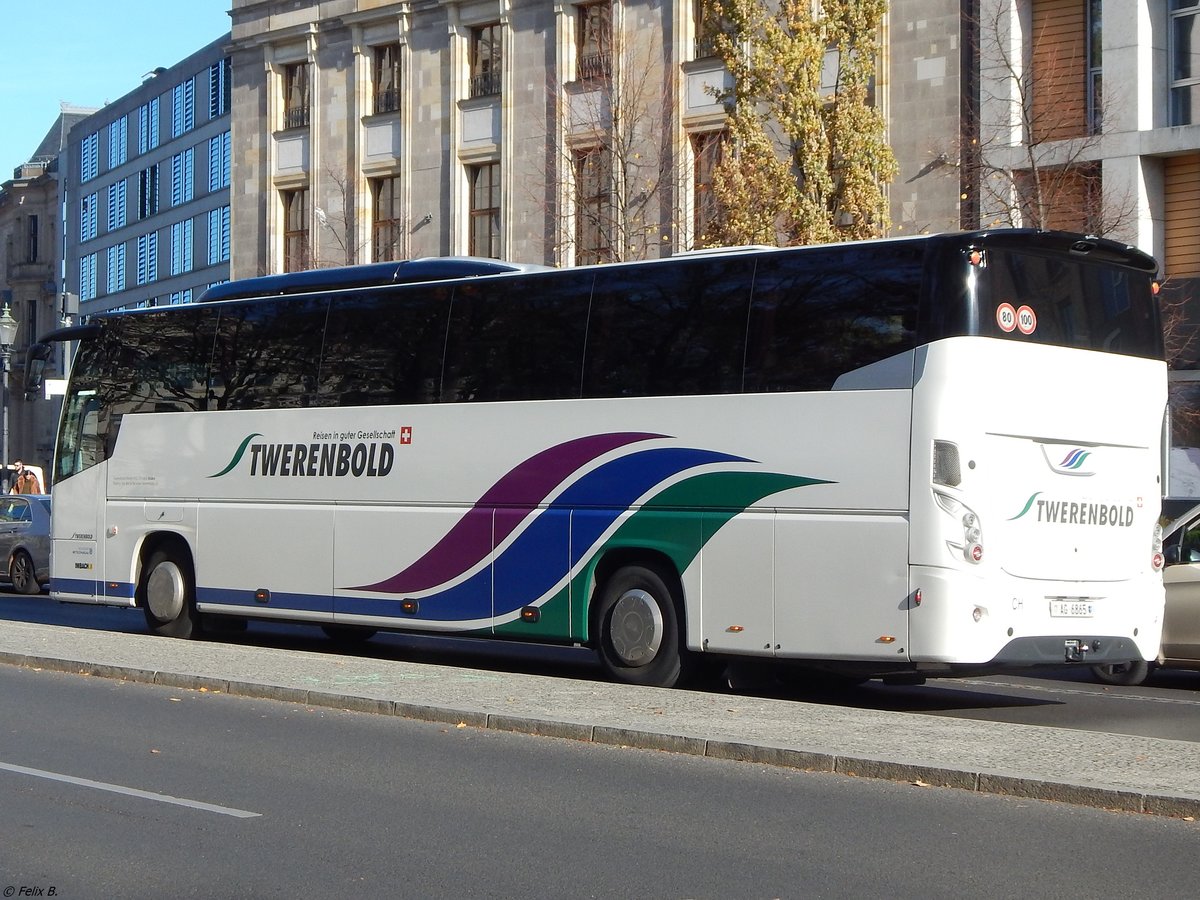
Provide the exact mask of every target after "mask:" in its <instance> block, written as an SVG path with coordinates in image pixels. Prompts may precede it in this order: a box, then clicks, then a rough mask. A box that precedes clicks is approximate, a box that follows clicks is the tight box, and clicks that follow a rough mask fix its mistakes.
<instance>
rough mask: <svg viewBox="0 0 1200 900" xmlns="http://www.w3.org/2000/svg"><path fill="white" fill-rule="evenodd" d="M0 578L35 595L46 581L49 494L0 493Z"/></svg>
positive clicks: (48, 539)
mask: <svg viewBox="0 0 1200 900" xmlns="http://www.w3.org/2000/svg"><path fill="white" fill-rule="evenodd" d="M0 559H4V560H7V563H6V564H5V566H4V570H3V571H2V572H0V580H3V579H7V580H8V582H9V584H11V585H12V586H13V590H16V591H18V592H19V593H22V594H36V593H38V592H40V591H41V590H42V585H44V584H46V583H47V582H48V581H49V580H50V495H49V494H10V495H7V496H0Z"/></svg>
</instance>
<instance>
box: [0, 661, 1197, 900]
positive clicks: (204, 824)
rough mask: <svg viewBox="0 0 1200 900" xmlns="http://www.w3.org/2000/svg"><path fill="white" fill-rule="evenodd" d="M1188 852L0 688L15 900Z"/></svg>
mask: <svg viewBox="0 0 1200 900" xmlns="http://www.w3.org/2000/svg"><path fill="white" fill-rule="evenodd" d="M43 709H44V710H53V711H54V715H53V716H36V715H31V711H36V710H43ZM31 770H32V771H31ZM1198 836H1200V824H1197V823H1195V822H1186V821H1182V820H1180V819H1171V818H1166V817H1162V816H1144V815H1133V814H1129V813H1114V812H1107V811H1104V810H1100V809H1080V808H1078V807H1074V806H1068V805H1066V804H1062V803H1042V802H1037V801H1032V800H1027V799H1017V798H1012V797H998V796H993V795H988V794H982V793H968V792H967V791H960V790H953V789H940V788H929V787H920V786H914V785H912V784H908V783H896V782H887V781H878V780H871V779H866V778H848V777H844V776H838V775H828V774H815V773H809V772H802V771H797V770H796V769H792V768H785V767H780V766H761V765H747V764H745V763H740V762H732V761H728V760H720V759H708V758H703V757H699V756H694V755H684V754H677V753H657V752H652V751H639V750H632V749H629V748H624V747H613V746H604V745H600V744H597V743H586V742H583V741H567V740H551V739H546V738H540V737H531V736H527V735H523V734H515V733H510V732H503V731H498V730H495V729H490V730H484V729H479V728H458V727H455V726H453V725H449V724H436V723H429V722H419V721H414V720H411V719H402V718H398V717H395V716H380V715H368V714H359V713H352V712H344V711H342V710H338V709H332V708H328V707H311V706H301V705H298V704H293V703H280V702H277V701H274V700H262V699H251V698H246V697H233V696H228V695H226V694H223V693H217V692H215V691H208V692H200V691H188V690H181V689H178V688H172V687H167V686H164V685H148V684H137V683H131V682H127V681H119V680H116V679H111V678H87V677H81V676H78V675H73V674H66V673H60V672H47V671H44V670H42V671H36V670H34V669H23V668H18V667H16V666H3V665H0V895H2V894H3V889H4V887H7V886H12V887H14V888H15V887H17V886H20V887H26V888H41V889H42V890H43V891H46V892H49V889H50V888H55V889H56V890H55V893H54V896H56V897H65V898H71V900H76V898H78V900H83V898H93V897H104V898H108V897H113V898H122V900H138V898H143V897H144V898H154V900H158V898H163V897H169V898H183V897H198V898H205V900H218V898H227V897H228V898H239V900H241V898H265V897H280V898H294V897H302V898H309V897H343V896H346V897H351V898H353V900H364V898H373V897H380V898H388V900H392V898H395V897H453V898H455V900H458V898H463V897H471V898H484V897H497V898H512V897H531V898H540V897H547V898H555V900H565V898H588V897H592V898H595V897H604V898H614V900H616V898H626V897H628V898H637V900H650V898H664V900H665V898H687V897H690V898H740V897H746V898H750V897H755V898H770V897H789V898H797V897H801V898H825V900H835V898H838V900H840V898H846V900H854V898H862V897H885V898H889V900H904V898H910V897H911V898H921V900H940V898H946V900H959V898H963V897H969V898H980V900H982V898H1000V900H1010V898H1013V897H1069V896H1074V895H1077V894H1079V893H1080V892H1081V885H1082V884H1083V883H1085V882H1086V885H1087V891H1088V893H1089V894H1092V895H1099V896H1102V897H1164V898H1172V897H1178V898H1183V897H1189V896H1192V895H1193V894H1194V893H1195V852H1194V850H1195V846H1196V840H1197V837H1198ZM27 896H28V894H27ZM42 896H46V894H43V895H42Z"/></svg>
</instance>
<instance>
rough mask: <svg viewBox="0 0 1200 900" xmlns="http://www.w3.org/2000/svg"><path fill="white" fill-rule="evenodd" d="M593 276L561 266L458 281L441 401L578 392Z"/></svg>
mask: <svg viewBox="0 0 1200 900" xmlns="http://www.w3.org/2000/svg"><path fill="white" fill-rule="evenodd" d="M593 277H594V276H593V274H592V273H591V272H586V271H581V272H561V273H558V274H554V275H550V276H549V277H547V276H546V275H528V276H523V277H518V278H504V279H497V280H494V281H474V282H471V281H468V282H464V283H461V284H459V285H458V286H457V287H456V288H455V289H454V303H453V305H452V306H451V312H450V329H449V334H448V337H447V339H446V363H445V367H444V369H443V376H442V378H443V381H442V400H444V401H446V402H456V401H483V400H560V399H566V398H573V397H578V396H579V382H580V373H581V371H582V368H583V342H584V335H585V334H586V332H587V323H588V295H589V293H590V290H591V283H592V278H593Z"/></svg>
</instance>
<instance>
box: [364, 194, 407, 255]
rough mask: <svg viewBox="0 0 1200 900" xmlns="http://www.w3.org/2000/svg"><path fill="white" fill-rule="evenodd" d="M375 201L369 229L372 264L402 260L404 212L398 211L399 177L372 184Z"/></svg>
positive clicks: (399, 208) (399, 201) (399, 207)
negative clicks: (373, 262)
mask: <svg viewBox="0 0 1200 900" xmlns="http://www.w3.org/2000/svg"><path fill="white" fill-rule="evenodd" d="M371 198H372V200H373V201H374V207H373V209H372V214H373V217H374V218H373V220H372V226H371V246H372V251H371V253H372V257H373V259H374V260H375V262H388V261H391V260H396V259H403V254H404V210H403V209H402V208H401V205H400V203H401V199H400V177H399V176H398V175H392V176H389V177H387V178H376V179H375V180H374V181H372V182H371Z"/></svg>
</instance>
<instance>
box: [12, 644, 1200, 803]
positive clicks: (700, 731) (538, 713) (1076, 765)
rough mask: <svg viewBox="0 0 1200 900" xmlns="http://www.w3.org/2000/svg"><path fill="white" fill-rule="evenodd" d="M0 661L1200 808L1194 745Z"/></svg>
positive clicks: (738, 706)
mask: <svg viewBox="0 0 1200 900" xmlns="http://www.w3.org/2000/svg"><path fill="white" fill-rule="evenodd" d="M0 663H5V664H8V665H14V666H22V667H25V668H31V669H49V670H54V671H60V672H73V673H79V674H83V675H91V676H96V677H104V678H116V679H125V680H128V681H138V682H145V683H150V684H160V685H166V686H170V687H175V688H183V689H192V690H208V691H221V692H225V693H228V694H234V695H240V696H245V697H257V698H268V699H275V700H280V701H285V702H292V703H303V704H307V705H313V706H325V707H334V708H339V709H347V710H355V711H360V712H366V713H375V714H380V715H395V716H403V717H406V718H412V719H422V720H426V721H433V722H445V723H451V724H455V725H460V724H461V725H464V726H467V727H473V728H494V729H499V730H504V731H515V732H524V733H527V734H535V735H547V736H553V737H559V738H569V739H574V740H581V741H594V742H596V743H603V744H615V745H620V746H629V747H637V748H643V749H654V750H664V751H670V752H676V753H690V754H694V755H697V756H709V757H716V758H721V759H733V760H743V761H747V762H753V763H758V764H765V765H775V766H786V767H791V768H796V769H804V770H808V771H821V772H836V773H840V774H843V775H856V776H863V777H869V778H884V779H889V780H893V781H903V782H909V783H911V784H915V785H933V786H945V787H954V788H961V789H964V790H969V791H980V792H984V793H990V794H1004V795H1009V796H1017V797H1028V798H1036V799H1042V800H1056V801H1060V802H1065V803H1073V804H1078V805H1083V806H1093V807H1100V808H1104V809H1115V810H1124V811H1128V812H1137V813H1145V814H1153V815H1164V816H1175V817H1200V743H1193V742H1188V741H1175V740H1164V739H1159V738H1147V737H1136V736H1130V735H1121V734H1106V733H1098V732H1089V731H1078V730H1074V729H1064V728H1048V727H1040V726H1032V725H1013V724H1005V723H1000V722H980V721H974V720H966V719H954V718H946V717H941V716H926V715H920V714H914V713H896V712H887V711H876V710H862V709H848V708H843V707H839V706H832V705H825V704H820V703H805V702H799V701H795V700H777V699H764V698H759V697H747V696H735V695H729V694H713V693H702V692H696V691H685V690H665V689H659V688H643V687H631V686H628V685H620V684H610V683H607V682H601V681H586V680H578V679H571V678H556V677H550V676H543V675H530V674H524V673H509V672H496V671H490V670H488V671H485V670H474V669H466V668H460V667H451V666H442V665H429V664H424V663H414V662H404V661H398V660H390V659H375V658H364V657H357V656H343V655H337V654H327V653H314V652H306V651H297V650H284V649H278V648H273V647H252V646H246V645H244V644H236V645H235V644H224V643H219V642H217V641H211V640H208V641H191V642H189V641H179V640H171V639H168V638H162V637H156V636H152V635H148V634H147V635H142V634H126V633H115V632H105V631H96V630H91V629H78V628H67V627H62V626H55V625H40V624H31V623H25V622H13V621H5V622H3V623H0Z"/></svg>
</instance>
